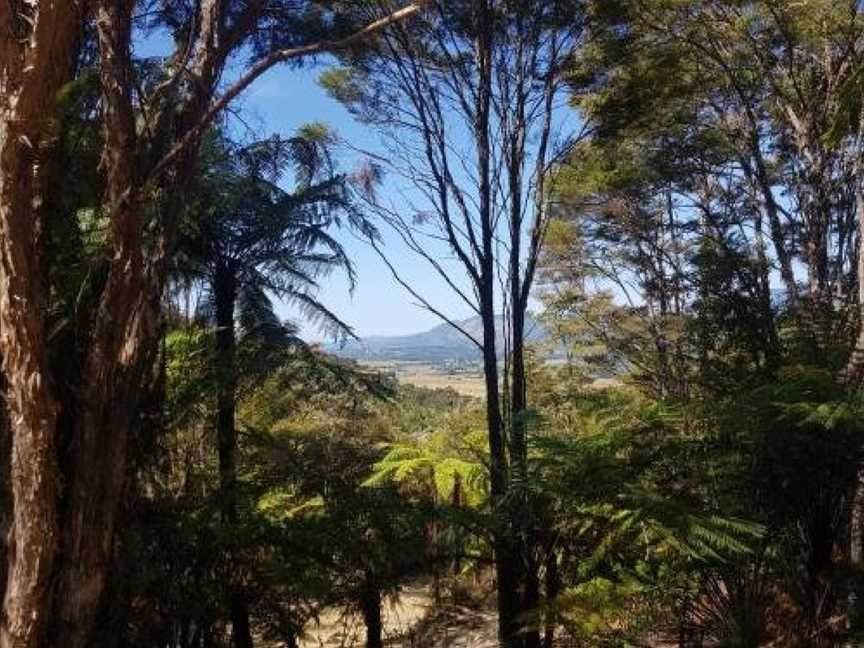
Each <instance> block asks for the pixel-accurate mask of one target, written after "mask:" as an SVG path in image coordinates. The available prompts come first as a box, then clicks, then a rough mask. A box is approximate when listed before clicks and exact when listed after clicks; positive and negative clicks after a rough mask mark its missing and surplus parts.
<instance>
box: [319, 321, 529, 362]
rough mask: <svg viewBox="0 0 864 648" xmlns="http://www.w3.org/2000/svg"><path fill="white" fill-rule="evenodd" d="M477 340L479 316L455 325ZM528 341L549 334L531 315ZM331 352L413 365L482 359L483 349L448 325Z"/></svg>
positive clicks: (333, 347) (366, 340)
mask: <svg viewBox="0 0 864 648" xmlns="http://www.w3.org/2000/svg"><path fill="white" fill-rule="evenodd" d="M503 321H504V320H503V317H501V316H499V317H498V325H497V329H498V344H497V349H498V353H499V355H500V354H501V353H502V352H503V348H504V345H503V343H502V341H501V340H502V338H501V325H502V323H503ZM456 324H457V325H458V326H459V327H460V328H462V329H463V330H465V331H466V332H467V333H469V334H470V335H471V337H473V338H474V339H476V340H482V339H483V322H482V320H481V319H480V318H479V317H472V318H470V319H466V320H462V321H461V322H456ZM525 329H526V331H527V335H526V337H527V339H528V341H529V342H539V341H541V340H543V339H545V337H546V331H545V329H544V328H543V325H542V324H540V322H539V321H537V320H536V319H534V318H533V317H531V316H530V315H529V316H527V317H526V319H525ZM328 351H330V352H331V353H335V354H336V355H340V356H344V357H346V358H354V359H355V360H406V361H414V362H445V361H448V360H449V361H471V360H479V359H480V350H479V349H478V348H477V345H476V344H474V343H473V342H471V340H469V339H468V338H466V337H465V335H463V334H462V333H461V332H460V331H458V330H456V328H454V327H453V326H451V325H450V324H447V323H443V324H439V325H438V326H436V327H434V328H432V329H429V330H428V331H424V332H422V333H414V334H412V335H396V336H372V337H367V338H363V339H360V340H351V341H349V342H348V343H346V344H345V345H343V346H341V347H340V346H337V345H331V346H330V347H328Z"/></svg>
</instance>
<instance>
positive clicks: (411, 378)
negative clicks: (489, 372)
mask: <svg viewBox="0 0 864 648" xmlns="http://www.w3.org/2000/svg"><path fill="white" fill-rule="evenodd" d="M361 364H362V365H363V366H365V367H369V368H370V369H375V370H376V371H380V372H382V373H388V374H392V375H393V376H394V377H395V378H396V379H397V380H398V381H399V382H400V383H403V384H407V385H416V386H417V387H426V388H427V389H444V388H447V387H450V388H452V389H454V390H455V391H457V392H459V393H460V394H463V395H465V396H474V397H477V398H482V397H483V395H484V393H485V387H484V384H483V374H482V372H481V370H480V366H479V364H478V365H465V364H460V365H458V366H452V365H446V364H441V365H439V364H432V363H428V362H408V361H400V360H384V361H368V362H367V361H363V362H361Z"/></svg>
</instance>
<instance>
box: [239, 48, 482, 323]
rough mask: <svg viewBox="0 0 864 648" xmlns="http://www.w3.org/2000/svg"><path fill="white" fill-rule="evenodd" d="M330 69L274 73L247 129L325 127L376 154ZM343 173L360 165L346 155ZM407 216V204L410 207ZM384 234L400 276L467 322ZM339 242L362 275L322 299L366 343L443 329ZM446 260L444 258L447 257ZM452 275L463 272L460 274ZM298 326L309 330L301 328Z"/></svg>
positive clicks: (332, 280) (253, 104) (355, 244)
mask: <svg viewBox="0 0 864 648" xmlns="http://www.w3.org/2000/svg"><path fill="white" fill-rule="evenodd" d="M325 68H326V63H324V64H318V65H315V66H312V65H309V66H305V67H302V68H300V69H297V68H289V67H285V66H283V67H279V68H275V69H273V70H270V71H269V72H268V73H267V74H266V75H265V76H264V77H262V78H260V79H258V80H257V81H256V83H255V84H254V85H253V86H252V87H251V88H250V89H249V90H248V91H247V92H246V93H245V94H244V95H243V97H242V98H241V100H240V102H239V104H238V107H239V108H240V109H241V116H242V119H243V121H245V122H246V124H248V125H249V126H250V127H252V128H253V129H254V130H255V131H256V132H258V131H260V134H261V135H269V134H271V133H278V134H282V135H290V134H291V133H292V132H294V131H295V130H296V129H297V128H299V127H300V126H302V125H303V124H307V123H309V122H313V121H314V122H324V123H325V124H327V125H328V126H329V127H330V128H331V129H332V130H334V131H336V133H337V135H338V136H339V137H340V138H341V139H344V140H346V141H347V142H348V143H350V144H351V145H352V146H353V147H357V148H362V149H364V150H372V151H375V150H378V149H379V147H378V141H377V138H376V136H375V134H374V133H373V132H372V131H371V130H370V129H368V128H366V127H365V126H363V125H362V124H359V123H357V122H355V121H354V119H353V117H352V116H351V115H350V114H349V113H348V112H347V111H346V110H345V109H344V108H343V107H342V106H341V105H340V104H339V103H338V102H337V101H336V100H334V99H331V98H330V97H329V96H328V95H327V93H326V92H325V91H324V90H323V89H322V88H321V87H320V86H319V85H318V83H317V79H318V76H319V74H320V73H321V72H322V71H323V70H324V69H325ZM338 158H339V165H340V169H341V170H343V171H350V170H351V168H352V167H354V166H356V164H357V163H358V162H359V161H360V159H359V156H358V155H356V154H354V153H352V152H351V151H350V150H349V149H348V147H344V148H342V149H340V151H339V152H338ZM391 191H392V193H391V195H390V196H388V197H386V198H389V199H390V200H392V201H393V202H395V204H397V206H398V205H399V204H400V202H404V201H402V198H401V196H400V195H399V194H397V193H396V191H395V189H393V190H391ZM403 206H404V208H405V209H408V205H407V203H405V204H404V205H403ZM379 229H380V230H381V233H382V236H383V239H384V242H385V246H384V249H385V250H386V252H387V254H388V256H389V257H390V258H391V261H392V262H393V264H394V266H395V267H396V268H397V269H398V271H399V273H400V275H401V276H402V277H403V278H404V279H405V280H406V281H408V282H409V283H410V284H411V285H412V286H416V289H417V291H418V292H419V293H420V294H421V295H423V296H424V298H426V299H428V300H430V301H431V302H432V303H433V304H435V305H436V307H440V308H441V309H442V310H443V311H444V312H446V313H447V314H448V316H452V317H454V318H456V319H462V318H466V317H469V316H470V315H471V313H470V312H469V311H468V310H467V307H465V306H464V304H460V303H458V302H457V300H456V299H454V296H453V294H452V293H451V292H450V289H449V288H448V287H447V286H446V285H445V284H444V282H443V281H442V280H441V279H440V278H438V277H437V276H435V275H434V273H432V272H430V270H429V268H428V266H427V265H426V262H425V261H422V260H420V259H418V258H416V257H414V256H413V255H412V254H411V253H409V252H408V251H407V250H405V249H404V247H402V246H400V245H399V244H398V242H397V241H396V240H395V237H394V235H393V233H392V232H388V231H386V229H385V228H384V227H381V228H379ZM336 236H337V238H338V239H339V240H340V242H342V244H343V245H344V246H345V247H346V248H347V250H348V253H349V256H350V257H351V258H352V260H353V262H354V265H355V268H356V270H357V282H356V285H355V288H354V290H353V292H351V291H350V290H349V284H348V281H347V279H346V278H345V277H344V276H340V275H338V274H337V275H332V276H330V277H328V278H325V279H323V280H322V282H321V283H322V285H321V291H320V293H319V298H320V299H321V301H322V302H324V303H325V304H326V305H327V306H328V308H330V309H331V310H333V311H335V312H336V313H337V314H338V315H339V316H340V317H341V318H342V319H343V321H345V322H347V323H348V324H350V325H351V326H352V327H354V330H355V332H356V333H357V334H358V335H359V336H361V337H368V336H372V335H404V334H410V333H416V332H418V331H423V330H426V329H429V328H432V327H433V326H436V325H438V324H440V323H441V320H439V319H438V317H437V316H436V315H434V314H432V313H430V312H429V311H428V310H426V309H424V308H422V307H420V306H418V305H417V304H416V303H415V301H416V300H414V298H413V297H412V296H411V295H410V294H408V292H407V291H406V290H405V289H404V288H402V287H401V286H400V285H399V284H398V283H397V282H396V281H395V279H394V278H393V275H392V273H391V272H390V270H389V269H388V268H387V266H386V265H385V264H384V262H383V261H382V260H381V259H380V257H379V256H378V254H377V253H376V252H375V251H374V250H373V249H372V248H371V247H370V246H369V245H368V243H366V242H365V241H361V240H358V239H357V238H355V237H353V236H352V235H351V234H350V233H348V232H347V231H342V232H337V234H336ZM442 252H443V251H442ZM454 271H457V270H456V269H455V267H454ZM279 310H280V314H281V315H282V316H283V317H290V318H294V317H296V313H294V312H293V311H292V309H291V308H290V307H287V306H285V305H282V306H281V308H280V309H279ZM298 323H300V324H301V325H303V322H302V321H299V320H298ZM302 330H303V333H304V335H305V336H306V337H307V338H310V339H320V338H321V334H320V332H318V331H317V330H316V329H315V328H314V327H312V326H309V325H304V326H303V329H302Z"/></svg>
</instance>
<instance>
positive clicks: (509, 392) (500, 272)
mask: <svg viewBox="0 0 864 648" xmlns="http://www.w3.org/2000/svg"><path fill="white" fill-rule="evenodd" d="M580 16H581V12H580V3H578V2H567V1H562V2H557V1H556V2H507V1H500V2H499V1H497V0H472V1H470V2H457V3H447V2H432V3H431V4H430V10H429V11H428V12H427V13H426V14H424V16H423V17H422V18H418V19H417V20H416V21H413V22H411V23H410V28H409V26H407V25H406V26H405V27H404V28H397V29H394V30H391V31H390V32H388V33H387V34H386V35H385V37H384V38H382V39H381V40H380V41H378V42H377V43H375V44H374V45H373V46H372V47H370V48H368V49H364V50H363V51H360V52H358V53H356V54H352V55H350V56H347V57H345V59H344V63H345V66H343V67H342V68H340V69H336V70H333V71H331V72H330V73H328V74H326V75H325V76H324V77H323V83H324V84H325V86H326V87H328V89H329V90H330V91H331V92H332V94H333V95H334V96H335V97H336V98H337V99H339V100H341V101H343V103H345V104H346V105H347V106H348V107H349V109H350V110H352V111H353V112H354V114H355V115H356V116H358V117H359V118H360V119H361V120H362V121H363V122H365V123H367V124H369V125H370V126H372V127H374V128H375V129H376V130H377V131H378V132H379V133H380V134H381V135H382V142H383V143H384V145H385V147H386V149H387V154H386V156H381V157H380V159H376V160H374V161H373V163H372V164H373V167H374V168H375V169H376V170H377V172H379V173H380V172H388V173H392V174H393V175H395V176H398V177H400V178H401V179H402V180H403V181H405V182H406V183H407V184H408V185H409V186H412V187H413V190H414V191H416V193H417V194H418V195H419V196H420V199H419V201H418V204H417V205H412V208H411V211H412V212H413V213H406V211H405V210H404V209H402V208H400V207H398V206H394V205H387V204H383V203H382V201H379V200H376V199H375V197H374V196H373V197H370V206H371V207H372V208H373V209H375V210H376V211H377V213H378V214H379V215H380V216H381V218H383V219H384V221H386V222H387V223H388V224H389V225H390V226H391V227H392V229H393V230H394V231H395V232H396V233H397V235H398V237H399V238H400V239H401V241H402V242H403V243H404V244H405V245H406V246H407V248H408V249H409V250H410V251H411V252H413V253H415V254H417V255H419V256H420V257H421V258H422V259H424V260H425V261H426V262H428V263H429V265H430V267H431V268H432V270H433V271H434V272H436V273H437V274H438V276H440V278H441V280H442V281H443V282H445V284H446V285H447V286H449V288H450V289H452V291H453V293H454V295H455V296H456V298H457V299H458V300H460V301H461V302H462V303H463V304H464V305H465V306H467V308H469V309H470V310H471V311H472V312H474V313H475V314H476V315H477V316H478V317H479V318H480V319H481V321H482V323H483V332H482V339H476V338H474V337H473V336H471V335H470V333H469V332H467V331H465V330H464V329H463V328H462V327H460V325H459V324H458V323H457V322H455V321H452V320H451V319H450V318H448V317H447V316H446V315H445V313H444V312H443V311H442V309H441V308H440V307H439V306H438V305H436V304H433V303H431V302H430V301H429V300H427V299H425V298H424V296H423V295H421V294H419V292H418V291H417V290H416V289H415V288H414V287H412V286H411V285H409V284H408V283H407V282H406V281H404V280H402V278H401V276H400V275H399V269H398V268H397V267H396V266H395V265H394V264H393V263H391V262H390V260H389V259H387V258H386V255H385V254H384V253H383V252H382V256H384V258H385V261H386V262H387V263H388V265H389V266H390V268H391V269H392V270H393V272H394V274H395V275H396V278H397V280H398V281H399V282H400V283H401V284H402V285H403V286H404V287H405V288H406V289H407V290H408V291H409V292H410V293H411V294H412V295H413V296H414V297H415V298H417V299H418V301H420V302H421V303H422V304H423V305H424V306H425V307H426V308H428V309H429V310H430V311H432V312H433V313H435V314H437V315H438V316H439V317H442V318H443V319H445V320H446V321H448V322H449V323H450V324H451V325H452V326H453V327H454V328H456V329H457V330H460V331H462V332H463V333H464V334H465V335H467V336H468V337H469V339H471V340H472V341H473V342H474V343H475V344H476V345H477V347H478V350H479V352H480V353H481V355H482V358H483V373H484V378H485V384H486V408H487V416H486V418H487V421H486V422H487V427H488V435H489V449H490V462H491V465H490V476H491V480H490V481H491V489H492V495H493V497H492V500H493V501H492V503H493V507H494V509H495V511H496V515H497V517H498V520H499V524H498V529H497V531H496V533H495V541H494V544H495V554H496V559H495V560H496V574H497V587H498V606H499V633H500V637H501V642H502V645H505V646H508V647H510V646H521V645H523V642H527V644H528V645H530V646H534V645H537V644H538V642H539V635H538V633H537V632H536V630H534V629H530V630H529V631H528V632H527V634H524V635H523V633H522V629H523V628H522V625H523V621H522V618H523V615H522V613H523V612H524V611H525V610H526V609H533V608H535V607H536V606H537V604H538V602H539V601H538V592H537V577H536V572H537V566H536V564H535V563H536V561H535V559H534V546H533V542H532V539H531V538H530V535H531V532H530V525H529V524H526V522H527V520H529V519H530V516H528V515H527V511H528V508H527V503H526V501H525V498H524V496H525V493H524V491H522V490H521V489H520V488H519V484H522V483H524V475H525V461H526V456H527V430H526V422H525V421H526V417H525V411H526V409H527V397H526V386H525V338H526V330H525V322H526V312H527V308H528V303H529V296H530V294H531V289H532V286H533V283H534V277H535V272H536V267H537V259H538V256H539V253H540V247H541V244H542V241H543V232H544V230H545V228H546V224H547V222H548V209H547V207H548V204H547V197H548V192H547V186H546V181H547V171H548V169H549V167H550V165H551V164H552V162H553V160H555V159H556V157H557V156H558V155H559V154H560V152H561V150H562V149H564V148H566V147H564V146H559V144H560V143H559V142H557V141H556V138H555V109H556V102H557V101H558V100H559V99H560V97H561V93H562V91H563V89H564V84H563V81H564V77H563V70H564V62H565V61H566V60H567V59H568V57H569V56H570V55H571V54H572V52H573V50H574V48H575V47H576V46H577V45H578V43H579V41H580V37H581V33H582V22H581V18H580ZM372 243H373V245H376V249H379V251H381V250H380V247H378V246H377V244H376V242H375V241H372ZM439 249H441V250H442V251H443V250H449V252H450V253H451V254H452V255H453V256H455V258H456V263H457V264H458V267H459V269H460V271H461V272H462V273H463V274H464V280H460V279H458V278H456V277H457V275H454V274H453V272H452V269H451V268H450V267H448V266H446V264H442V262H441V261H440V259H439V255H438V250H439ZM502 309H503V310H504V312H505V313H506V315H505V317H504V318H503V320H502V318H501V317H500V315H499V314H500V312H501V310H502ZM502 329H503V330H502ZM499 339H503V340H504V348H503V349H502V348H500V346H499V342H498V340H499ZM502 354H503V356H504V358H505V363H504V366H503V368H502V366H501V363H500V360H499V357H500V356H501V355H502ZM505 376H506V377H505ZM502 377H505V380H504V381H503V384H504V385H506V386H507V388H506V389H505V390H504V391H503V393H502V386H501V385H502Z"/></svg>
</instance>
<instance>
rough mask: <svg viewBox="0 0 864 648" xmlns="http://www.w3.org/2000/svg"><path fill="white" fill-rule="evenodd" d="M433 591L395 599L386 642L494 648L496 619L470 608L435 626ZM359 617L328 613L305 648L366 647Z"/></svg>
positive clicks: (409, 591)
mask: <svg viewBox="0 0 864 648" xmlns="http://www.w3.org/2000/svg"><path fill="white" fill-rule="evenodd" d="M432 607H433V599H432V593H431V589H430V588H429V587H428V586H426V585H415V586H413V587H406V588H404V589H403V591H402V592H401V594H400V595H399V597H398V598H396V599H391V600H388V601H387V602H385V604H384V606H383V610H382V612H383V617H384V643H385V644H386V645H388V646H393V647H394V648H396V647H398V648H495V647H496V646H497V642H496V640H495V634H496V625H495V616H494V614H491V613H484V612H476V611H473V610H468V609H467V608H456V607H451V608H447V610H446V613H443V614H442V613H441V612H440V611H439V613H438V614H436V618H435V620H434V621H430V619H429V616H430V611H431V610H432ZM364 632H365V629H364V627H363V619H362V618H361V617H360V615H359V614H346V613H345V612H343V611H340V610H328V611H326V612H325V613H324V614H322V615H321V616H320V619H319V623H315V622H312V623H310V624H309V625H308V626H307V627H306V635H305V636H304V637H303V639H302V640H301V641H300V648H360V647H361V646H363V645H364V642H365V634H364Z"/></svg>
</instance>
